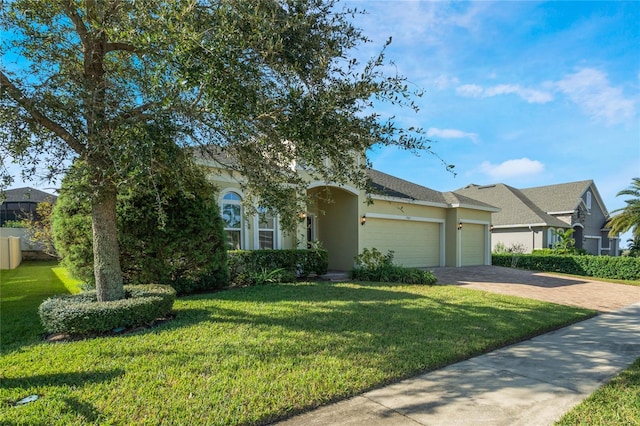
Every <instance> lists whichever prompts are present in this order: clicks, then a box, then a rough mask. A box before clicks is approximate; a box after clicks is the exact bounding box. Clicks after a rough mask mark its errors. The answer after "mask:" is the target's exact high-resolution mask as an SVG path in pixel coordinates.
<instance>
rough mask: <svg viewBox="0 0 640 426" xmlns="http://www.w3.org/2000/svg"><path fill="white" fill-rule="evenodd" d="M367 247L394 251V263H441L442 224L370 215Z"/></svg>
mask: <svg viewBox="0 0 640 426" xmlns="http://www.w3.org/2000/svg"><path fill="white" fill-rule="evenodd" d="M364 227H365V229H363V231H364V241H363V242H364V247H367V248H369V249H371V248H376V249H378V250H379V251H380V252H382V254H386V253H387V251H388V250H393V251H394V263H395V264H397V265H403V266H409V267H428V266H439V265H440V224H439V223H433V222H416V221H408V220H392V219H377V218H376V219H374V218H371V219H368V220H367V223H366V225H364Z"/></svg>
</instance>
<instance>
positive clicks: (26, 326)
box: [0, 261, 80, 348]
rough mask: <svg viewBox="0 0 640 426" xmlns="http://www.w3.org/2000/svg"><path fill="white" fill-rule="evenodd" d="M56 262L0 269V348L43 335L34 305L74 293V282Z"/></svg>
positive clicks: (76, 283)
mask: <svg viewBox="0 0 640 426" xmlns="http://www.w3.org/2000/svg"><path fill="white" fill-rule="evenodd" d="M57 266H58V263H57V262H56V261H51V262H23V263H22V264H21V265H20V267H18V268H16V269H12V270H0V301H1V303H2V305H1V309H0V347H2V348H5V346H7V345H11V344H13V343H16V342H17V343H20V342H24V341H28V340H33V339H34V338H37V337H38V335H40V334H41V333H43V332H44V330H43V329H42V327H41V326H40V320H39V318H38V305H40V302H42V301H43V300H44V299H46V298H47V297H49V296H51V295H53V294H64V293H70V292H71V293H77V292H78V291H79V290H80V289H79V284H80V283H79V281H77V280H74V279H73V278H71V277H70V276H69V275H68V274H66V271H65V270H64V269H63V268H58V267H57Z"/></svg>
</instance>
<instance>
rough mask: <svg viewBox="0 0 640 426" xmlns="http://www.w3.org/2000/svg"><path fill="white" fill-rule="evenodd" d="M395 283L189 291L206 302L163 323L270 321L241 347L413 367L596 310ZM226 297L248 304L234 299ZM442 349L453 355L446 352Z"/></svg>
mask: <svg viewBox="0 0 640 426" xmlns="http://www.w3.org/2000/svg"><path fill="white" fill-rule="evenodd" d="M396 287H403V288H407V286H399V285H393V284H351V285H342V284H333V283H332V284H327V283H318V284H305V285H298V286H296V285H290V286H289V285H277V286H264V287H255V288H250V289H244V290H243V291H229V292H220V293H216V294H215V295H209V296H205V295H199V296H192V297H190V298H189V299H191V300H202V301H203V302H205V305H203V306H201V307H199V308H197V309H196V308H188V309H184V310H182V311H179V312H178V315H177V317H176V320H174V321H173V322H170V323H167V324H165V325H163V327H162V328H163V329H164V330H171V329H173V328H177V327H184V326H190V325H195V324H199V323H203V322H211V323H216V324H225V323H226V324H246V325H250V326H253V325H255V326H259V327H263V326H264V327H267V328H266V329H265V328H262V330H269V329H272V330H271V331H266V333H271V334H272V335H273V337H270V339H269V340H268V342H267V343H266V344H265V342H264V341H262V340H260V338H256V339H251V338H249V336H246V337H247V338H246V339H244V337H239V338H240V339H241V340H242V341H243V344H242V348H243V350H247V351H248V353H252V354H255V356H258V357H260V358H261V359H278V358H279V357H282V356H290V357H296V356H297V355H299V354H300V353H308V354H314V353H323V352H326V351H330V352H331V353H332V354H333V355H334V356H338V357H344V358H348V357H353V356H354V355H357V356H358V357H365V358H368V359H369V362H370V363H371V367H376V368H380V369H388V366H390V365H391V366H392V367H391V368H392V369H396V366H403V367H402V368H399V370H402V371H407V369H408V370H410V371H411V373H410V374H414V373H415V372H416V371H424V370H426V369H433V368H438V367H440V366H442V365H445V364H448V363H450V362H453V361H456V360H459V359H464V358H467V357H469V356H471V355H475V354H478V353H481V352H484V351H487V350H490V349H493V348H496V347H500V346H503V345H505V344H509V343H514V342H516V341H519V340H522V339H525V338H529V337H531V336H534V335H538V334H540V333H542V332H544V331H548V330H551V329H555V328H558V327H561V326H564V325H566V324H567V323H569V322H574V321H576V320H579V319H585V318H587V317H589V316H590V315H591V314H590V313H587V312H586V311H585V312H584V315H582V316H581V315H576V313H577V310H576V309H573V308H569V307H563V308H559V307H557V306H553V305H546V306H545V307H541V306H540V305H538V304H533V305H531V306H525V305H521V304H514V305H513V309H510V306H509V305H510V303H509V302H501V303H496V302H495V301H493V299H485V298H484V297H482V298H480V299H478V298H477V297H476V296H469V295H467V296H460V294H459V293H458V294H457V295H456V294H452V295H450V297H446V296H445V297H443V296H442V295H438V296H433V297H432V296H430V295H429V293H430V289H429V288H428V287H423V288H422V289H420V290H419V291H420V292H421V294H420V293H418V292H416V293H412V292H409V291H402V290H400V289H399V288H396ZM209 302H210V304H209V305H207V303H209ZM219 302H223V303H222V304H220V303H219ZM226 302H242V303H243V304H239V305H238V306H237V307H236V306H234V305H230V304H229V303H226ZM550 324H551V325H550ZM233 330H236V329H235V327H232V328H231V332H233ZM245 331H246V330H245ZM300 332H303V333H304V334H303V336H304V338H305V339H307V340H308V341H307V342H305V343H304V344H303V345H300V344H294V343H292V340H295V339H300V336H301V335H300V334H299V333H300ZM257 333H258V332H257ZM488 342H491V343H488ZM452 348H453V349H452ZM225 350H232V351H233V350H235V348H231V349H229V348H226V349H225ZM440 351H444V352H447V353H449V354H450V355H449V356H448V357H444V358H443V357H442V356H440V355H439V352H440ZM416 354H419V355H417V356H416ZM191 355H193V354H191ZM407 366H408V367H407Z"/></svg>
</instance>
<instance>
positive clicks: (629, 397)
mask: <svg viewBox="0 0 640 426" xmlns="http://www.w3.org/2000/svg"><path fill="white" fill-rule="evenodd" d="M556 425H557V426H569V425H591V426H600V425H602V426H605V425H606V426H610V425H628V426H633V425H636V426H637V425H640V358H638V359H637V360H636V362H634V363H633V364H632V365H631V366H630V367H629V368H627V369H626V370H624V371H622V372H621V373H620V374H619V375H617V376H616V377H614V378H613V379H612V380H611V381H610V382H609V383H607V384H606V385H604V386H603V387H601V388H600V389H598V390H597V391H596V392H595V393H593V394H592V395H591V396H589V397H588V398H587V399H585V400H584V401H582V402H581V403H580V404H579V405H578V406H577V407H575V408H574V409H573V410H571V411H570V412H569V413H567V414H565V415H564V416H563V417H562V418H561V419H560V420H559V421H558V422H557V423H556Z"/></svg>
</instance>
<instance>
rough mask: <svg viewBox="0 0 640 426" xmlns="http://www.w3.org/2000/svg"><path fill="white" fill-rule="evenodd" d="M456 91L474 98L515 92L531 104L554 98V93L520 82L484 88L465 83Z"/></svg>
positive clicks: (542, 102) (543, 102)
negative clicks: (531, 87)
mask: <svg viewBox="0 0 640 426" xmlns="http://www.w3.org/2000/svg"><path fill="white" fill-rule="evenodd" d="M456 92H457V93H458V94H459V95H461V96H467V97H473V98H489V97H493V96H499V95H511V94H513V95H517V96H519V97H520V98H522V99H523V100H525V101H526V102H528V103H530V104H546V103H547V102H551V101H552V100H553V95H552V94H551V93H549V92H543V91H541V90H536V89H530V88H527V87H522V86H520V85H518V84H498V85H496V86H491V87H487V88H483V87H482V86H478V85H477V84H464V85H462V86H459V87H457V88H456Z"/></svg>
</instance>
